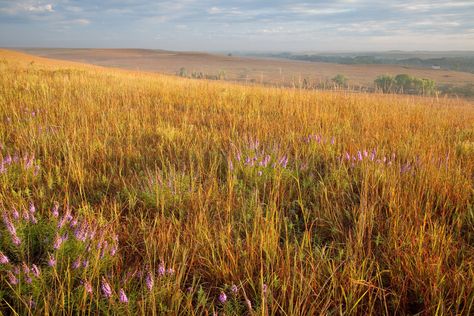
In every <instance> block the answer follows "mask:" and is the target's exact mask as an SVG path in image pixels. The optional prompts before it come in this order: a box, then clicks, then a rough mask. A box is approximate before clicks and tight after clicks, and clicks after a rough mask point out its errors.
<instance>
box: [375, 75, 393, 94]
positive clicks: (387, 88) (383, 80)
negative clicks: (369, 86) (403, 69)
mask: <svg viewBox="0 0 474 316" xmlns="http://www.w3.org/2000/svg"><path fill="white" fill-rule="evenodd" d="M374 83H375V87H376V88H377V89H380V90H382V92H384V93H390V92H393V90H394V89H395V86H396V81H395V78H393V77H392V76H389V75H382V76H378V77H377V79H375V81H374Z"/></svg>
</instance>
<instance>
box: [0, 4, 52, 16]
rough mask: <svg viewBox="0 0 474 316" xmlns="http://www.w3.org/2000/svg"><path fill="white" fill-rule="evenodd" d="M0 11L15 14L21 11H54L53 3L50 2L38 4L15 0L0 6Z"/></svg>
mask: <svg viewBox="0 0 474 316" xmlns="http://www.w3.org/2000/svg"><path fill="white" fill-rule="evenodd" d="M0 12H3V13H6V14H9V15H16V14H21V13H28V12H30V13H51V12H54V8H53V5H52V4H51V3H47V4H40V3H38V2H33V1H17V2H13V3H11V4H10V6H7V7H5V8H0Z"/></svg>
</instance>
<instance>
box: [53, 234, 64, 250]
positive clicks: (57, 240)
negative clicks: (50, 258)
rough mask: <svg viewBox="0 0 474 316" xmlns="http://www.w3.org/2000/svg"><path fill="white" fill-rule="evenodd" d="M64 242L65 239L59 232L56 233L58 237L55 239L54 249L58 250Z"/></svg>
mask: <svg viewBox="0 0 474 316" xmlns="http://www.w3.org/2000/svg"><path fill="white" fill-rule="evenodd" d="M62 243H63V239H62V238H61V236H59V234H57V235H56V238H55V239H54V246H53V247H54V249H55V250H58V249H59V248H60V247H61V244H62Z"/></svg>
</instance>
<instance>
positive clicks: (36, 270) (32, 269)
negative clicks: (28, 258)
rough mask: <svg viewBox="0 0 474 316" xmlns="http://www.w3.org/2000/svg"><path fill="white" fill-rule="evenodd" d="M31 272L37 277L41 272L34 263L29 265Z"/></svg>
mask: <svg viewBox="0 0 474 316" xmlns="http://www.w3.org/2000/svg"><path fill="white" fill-rule="evenodd" d="M31 272H33V275H34V276H35V277H37V278H39V276H40V274H41V272H40V269H39V268H38V267H37V266H36V264H33V265H32V266H31Z"/></svg>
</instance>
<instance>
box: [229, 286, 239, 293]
mask: <svg viewBox="0 0 474 316" xmlns="http://www.w3.org/2000/svg"><path fill="white" fill-rule="evenodd" d="M230 291H231V292H232V293H233V294H237V292H238V291H239V289H238V288H237V285H235V284H232V286H231V287H230Z"/></svg>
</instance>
